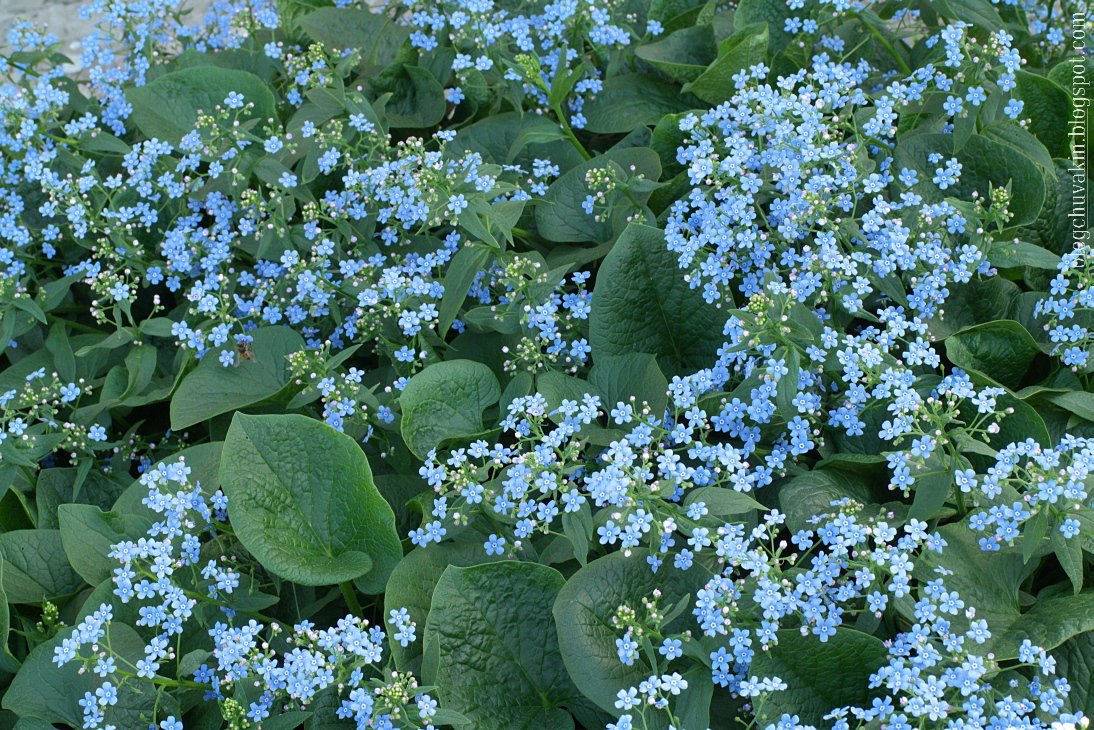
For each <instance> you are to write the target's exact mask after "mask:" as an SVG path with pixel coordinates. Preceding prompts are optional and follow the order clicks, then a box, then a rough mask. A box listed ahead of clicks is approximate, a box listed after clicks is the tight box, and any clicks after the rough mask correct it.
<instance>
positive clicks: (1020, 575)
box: [915, 524, 1094, 661]
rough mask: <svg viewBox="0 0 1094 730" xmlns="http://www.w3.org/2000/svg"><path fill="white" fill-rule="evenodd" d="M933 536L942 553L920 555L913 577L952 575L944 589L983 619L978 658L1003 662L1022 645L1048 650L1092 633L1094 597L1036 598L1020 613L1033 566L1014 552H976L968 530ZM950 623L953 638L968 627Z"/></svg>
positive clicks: (944, 530) (958, 619) (948, 528)
mask: <svg viewBox="0 0 1094 730" xmlns="http://www.w3.org/2000/svg"><path fill="white" fill-rule="evenodd" d="M938 532H939V534H940V535H941V536H942V538H943V539H944V540H945V541H946V543H947V545H946V548H945V550H943V551H942V554H937V553H933V552H931V553H927V554H924V555H922V556H921V557H920V559H919V565H917V567H916V570H915V575H916V576H917V577H919V578H921V579H924V580H930V579H932V578H935V577H937V572H936V570H937V568H945V569H947V570H949V571H952V574H950V575H947V576H946V577H945V583H946V587H947V589H949V590H951V591H957V593H958V595H960V596H961V599H962V600H963V601H964V602H965V605H966V606H971V607H974V608H975V609H976V617H977V618H983V619H985V620H986V621H987V622H988V628H989V629H990V630H991V632H992V637H991V638H990V639H989V640H988V641H987V642H986V643H984V644H983V646H980V647H978V648H977V650H976V651H977V653H983V654H986V653H988V652H992V653H994V654H995V658H996V659H997V660H999V661H1006V660H1009V659H1014V658H1015V657H1017V656H1018V647H1019V646H1020V645H1021V643H1022V640H1023V639H1027V638H1028V639H1029V640H1030V641H1032V642H1033V643H1034V644H1035V645H1036V646H1040V647H1042V648H1044V649H1047V650H1052V649H1055V648H1056V647H1058V646H1060V645H1061V644H1062V643H1064V642H1065V641H1067V640H1068V639H1070V638H1071V637H1072V636H1076V635H1078V634H1081V633H1084V632H1087V631H1092V630H1094V591H1086V592H1083V593H1079V594H1078V595H1056V596H1041V597H1039V598H1038V600H1037V601H1036V602H1035V603H1033V605H1032V606H1031V607H1030V608H1029V609H1028V610H1026V611H1024V612H1023V610H1022V604H1021V602H1020V601H1019V590H1020V587H1021V585H1022V582H1023V581H1024V580H1025V579H1026V577H1027V576H1028V575H1029V573H1030V572H1031V571H1032V570H1033V569H1034V568H1035V567H1036V561H1033V562H1031V563H1030V564H1029V565H1026V561H1025V559H1024V558H1023V557H1022V551H1021V549H1020V548H1018V547H1009V546H1007V545H1003V546H1001V549H1000V550H999V551H997V552H992V553H985V552H983V551H981V550H980V546H979V544H978V543H977V533H975V532H973V531H972V530H971V529H969V527H968V525H967V524H950V525H945V526H944V527H941V528H939V530H938ZM952 621H953V624H954V631H955V632H962V631H965V630H966V629H967V627H968V623H969V619H968V618H967V617H966V616H965V615H964V613H960V614H959V615H957V616H954V617H953V618H952Z"/></svg>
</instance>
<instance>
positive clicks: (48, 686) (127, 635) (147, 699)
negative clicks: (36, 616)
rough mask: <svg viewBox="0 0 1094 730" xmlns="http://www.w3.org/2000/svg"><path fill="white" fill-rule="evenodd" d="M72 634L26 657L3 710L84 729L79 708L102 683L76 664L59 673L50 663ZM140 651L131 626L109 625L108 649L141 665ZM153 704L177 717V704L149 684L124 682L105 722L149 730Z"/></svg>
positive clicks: (62, 635)
mask: <svg viewBox="0 0 1094 730" xmlns="http://www.w3.org/2000/svg"><path fill="white" fill-rule="evenodd" d="M70 633H71V629H62V630H61V632H60V633H58V635H57V636H55V637H53V638H52V639H50V640H49V641H46V642H44V643H42V644H39V645H38V646H36V647H35V648H34V649H33V650H32V651H31V652H30V654H29V655H28V656H27V658H26V660H25V661H24V662H23V666H22V668H20V669H19V673H18V674H16V675H15V679H13V680H12V682H11V685H10V686H9V687H8V688H7V691H6V692H5V693H4V696H3V701H2V704H3V707H4V709H6V710H10V711H11V712H14V713H15V714H16V715H18V716H19V717H21V718H25V719H28V720H31V719H36V720H42V721H45V722H48V723H58V724H63V725H67V726H68V727H82V726H83V721H82V718H83V710H82V709H81V707H80V705H79V702H80V700H81V699H83V696H84V693H85V692H88V691H94V690H95V689H96V688H98V687H99V685H100V684H101V683H102V680H101V679H100V678H99V677H97V676H96V675H95V674H94V673H92V672H88V671H79V669H80V667H81V665H80V662H78V661H75V662H70V663H69V664H66V665H65V666H64V667H60V668H58V667H57V666H56V665H55V664H54V663H53V652H54V649H56V647H57V646H58V645H59V644H60V643H61V641H63V640H64V639H66V638H67V637H68V636H69V634H70ZM144 646H145V642H144V641H143V640H142V639H141V638H140V636H138V634H137V632H136V631H134V630H133V629H132V628H130V627H129V626H126V625H125V624H123V623H119V622H118V621H113V622H112V623H111V624H110V648H111V650H112V651H113V652H114V653H116V654H118V655H119V656H121V657H122V658H123V659H124V660H126V661H128V662H135V661H137V660H138V659H140V658H141V657H142V656H143V649H144ZM118 663H119V664H121V662H118ZM157 703H158V707H159V710H160V712H161V713H163V715H168V714H172V713H174V714H176V715H178V714H179V709H178V702H177V701H176V700H175V699H174V698H173V697H172V696H171V695H170V694H166V693H162V694H161V693H159V692H157V690H156V687H155V685H153V684H152V683H151V682H146V681H141V682H126V683H124V685H122V686H121V687H120V688H119V691H118V702H117V704H115V705H112V706H110V707H108V708H107V710H106V722H107V723H112V724H114V725H116V726H117V727H119V728H141V727H147V726H148V719H147V715H148V711H149V708H151V707H155V706H157Z"/></svg>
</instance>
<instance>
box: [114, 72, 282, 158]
mask: <svg viewBox="0 0 1094 730" xmlns="http://www.w3.org/2000/svg"><path fill="white" fill-rule="evenodd" d="M233 91H234V92H236V93H238V94H242V95H243V98H244V100H245V101H247V102H248V103H251V104H254V107H253V109H251V110H249V111H248V110H240V111H239V113H240V115H241V116H242V117H243V118H255V119H259V120H265V119H266V118H268V117H275V116H276V115H277V107H276V105H275V102H274V95H273V92H272V91H270V87H269V86H267V85H266V84H265V82H263V81H262V79H260V78H259V77H257V76H255V75H254V74H252V73H248V72H246V71H237V70H234V69H227V68H218V67H216V66H195V67H192V68H184V69H180V70H178V71H172V72H170V73H166V74H164V75H163V76H157V77H156V78H155V79H153V80H152V81H150V82H149V83H148V84H146V85H144V86H136V87H133V88H130V89H126V92H125V97H126V99H127V100H128V101H129V103H130V104H131V105H132V107H133V113H132V114H131V115H130V117H129V118H130V120H131V121H132V122H133V124H134V125H136V127H137V129H139V130H140V131H141V132H142V133H143V134H144V135H145V136H147V137H150V138H152V137H154V138H157V139H162V140H166V141H168V142H173V143H177V142H178V141H179V140H180V139H182V138H183V137H184V136H185V135H186V134H187V133H188V132H190V131H192V130H193V129H194V127H195V125H196V123H197V119H198V113H199V112H205V113H207V114H211V113H212V112H213V109H214V108H215V107H216V106H218V105H222V104H223V103H224V100H225V99H226V98H227V97H228V94H229V93H231V92H233Z"/></svg>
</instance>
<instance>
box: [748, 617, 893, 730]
mask: <svg viewBox="0 0 1094 730" xmlns="http://www.w3.org/2000/svg"><path fill="white" fill-rule="evenodd" d="M778 636H779V641H778V643H777V644H774V645H773V646H771V647H769V648H768V649H767V650H766V651H762V652H757V654H756V657H755V658H754V659H753V660H752V666H751V668H750V669H749V674H751V675H754V676H757V677H778V678H779V679H781V680H783V681H784V682H786V684H787V685H789V686H788V688H787V689H786V690H784V691H782V692H774V693H772V694H771V696H770V697H769V698H768V700H767V701H766V702H765V703H764V704H763V706H762V708H761V709H760V712H759V719H760V724H761V725H766V724H767V723H772V722H775V721H777V720H778V718H779V717H780V716H781V715H783V714H784V713H785V714H789V715H797V716H798V720H799V722H800V723H801V724H802V725H816V726H817V727H820V726H821V725H823V724H824V723H823V717H824V715H826V714H827V713H828V712H830V711H831V710H832V708H834V707H844V706H846V705H852V706H857V707H869V706H870V696H871V692H870V690H869V683H870V675H871V674H872V673H873V672H875V671H877V669H878V667H880V666H881V665H882V664H884V663H885V659H886V654H887V651H886V649H885V644H883V643H882V642H881V640H880V639H877V638H875V637H873V636H870V635H869V634H864V633H861V632H859V631H855V630H854V629H847V628H840V629H836V634H835V636H830V637H828V640H827V641H826V642H824V643H821V641H820V640H819V639H818V638H817V637H816V636H812V635H810V636H802V635H801V632H800V631H798V629H781V630H780V631H779V632H778Z"/></svg>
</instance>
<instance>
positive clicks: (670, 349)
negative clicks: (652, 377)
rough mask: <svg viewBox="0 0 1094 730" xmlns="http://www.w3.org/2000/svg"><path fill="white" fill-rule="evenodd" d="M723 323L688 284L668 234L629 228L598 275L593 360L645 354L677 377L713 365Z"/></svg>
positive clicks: (718, 313) (591, 319) (592, 331)
mask: <svg viewBox="0 0 1094 730" xmlns="http://www.w3.org/2000/svg"><path fill="white" fill-rule="evenodd" d="M725 321H726V314H725V313H724V312H722V311H721V310H719V309H718V308H715V307H712V306H710V305H709V304H707V303H706V302H705V301H704V300H703V293H702V290H700V289H693V288H691V287H690V286H689V285H688V283H687V282H686V281H684V273H683V272H682V271H681V270H680V268H679V266H678V264H677V261H676V256H675V255H673V253H672V252H671V251H669V250H668V247H667V246H666V245H665V237H664V233H663V232H662V231H660V230H658V229H656V228H651V227H649V226H644V225H639V224H631V225H629V226H627V229H626V230H625V231H624V232H623V234H622V235H621V236H620V237H619V240H618V241H617V242H616V244H615V246H614V247H613V248H612V250H611V252H609V253H608V255H607V256H606V257H605V258H604V263H603V264H601V266H600V271H599V272H598V273H597V279H596V288H595V294H594V296H593V300H592V309H591V311H590V314H589V342H590V344H591V345H592V348H593V357H594V358H600V357H604V356H609V357H610V356H613V355H625V354H629V353H634V352H645V353H649V354H651V355H657V356H658V358H659V361H660V362H661V363H663V364H664V365H665V370H666V373H667V374H672V375H674V374H678V373H680V372H691V371H694V370H695V369H697V368H701V367H704V366H709V365H710V364H711V363H713V362H714V358H715V355H716V353H717V349H718V347H719V346H720V345H721V342H722V340H723V338H722V327H723V326H724V323H725Z"/></svg>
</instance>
